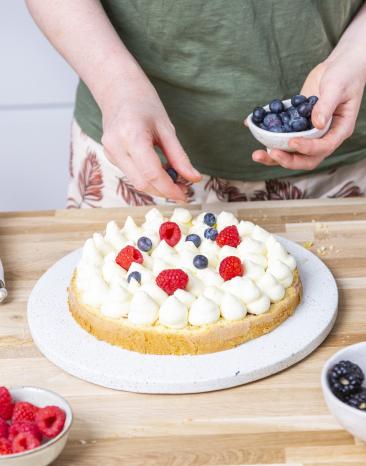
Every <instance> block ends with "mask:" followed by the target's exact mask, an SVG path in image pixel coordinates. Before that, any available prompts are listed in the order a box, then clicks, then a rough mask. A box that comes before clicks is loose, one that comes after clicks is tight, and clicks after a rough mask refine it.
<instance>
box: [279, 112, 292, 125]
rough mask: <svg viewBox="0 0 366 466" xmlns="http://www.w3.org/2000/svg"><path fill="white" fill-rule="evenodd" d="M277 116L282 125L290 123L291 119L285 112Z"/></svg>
mask: <svg viewBox="0 0 366 466" xmlns="http://www.w3.org/2000/svg"><path fill="white" fill-rule="evenodd" d="M279 116H280V117H281V120H282V123H283V124H285V123H289V122H290V119H291V117H290V115H289V114H288V113H287V112H282V113H280V115H279Z"/></svg>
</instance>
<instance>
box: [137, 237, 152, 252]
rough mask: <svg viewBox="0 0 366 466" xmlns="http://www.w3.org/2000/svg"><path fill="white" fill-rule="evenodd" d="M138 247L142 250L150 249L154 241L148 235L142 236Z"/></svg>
mask: <svg viewBox="0 0 366 466" xmlns="http://www.w3.org/2000/svg"><path fill="white" fill-rule="evenodd" d="M137 247H138V248H139V249H140V251H144V252H147V251H150V249H151V248H152V241H151V239H150V238H148V237H147V236H141V238H139V239H138V241H137Z"/></svg>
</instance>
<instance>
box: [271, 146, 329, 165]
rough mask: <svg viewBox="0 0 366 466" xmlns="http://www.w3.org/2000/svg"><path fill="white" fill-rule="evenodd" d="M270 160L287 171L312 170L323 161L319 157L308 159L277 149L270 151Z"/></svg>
mask: <svg viewBox="0 0 366 466" xmlns="http://www.w3.org/2000/svg"><path fill="white" fill-rule="evenodd" d="M271 158H273V159H274V160H275V161H276V162H278V164H279V165H281V167H283V168H287V169H288V170H314V168H316V167H317V166H318V165H319V163H320V162H321V161H322V160H323V159H324V157H321V156H313V157H309V156H307V155H302V154H298V153H296V152H284V151H282V150H278V149H273V150H272V151H271Z"/></svg>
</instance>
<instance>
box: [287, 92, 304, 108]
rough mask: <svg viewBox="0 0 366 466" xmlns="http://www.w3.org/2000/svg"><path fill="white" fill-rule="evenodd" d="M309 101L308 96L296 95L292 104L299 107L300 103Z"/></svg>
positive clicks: (292, 98) (292, 99)
mask: <svg viewBox="0 0 366 466" xmlns="http://www.w3.org/2000/svg"><path fill="white" fill-rule="evenodd" d="M306 101H307V98H306V97H305V96H304V95H294V96H293V97H291V105H293V106H294V107H297V106H298V105H300V104H302V103H304V102H306Z"/></svg>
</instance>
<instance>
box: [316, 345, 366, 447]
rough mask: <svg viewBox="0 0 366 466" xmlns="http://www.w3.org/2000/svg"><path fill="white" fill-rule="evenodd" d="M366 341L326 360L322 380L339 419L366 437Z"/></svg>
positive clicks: (356, 433)
mask: <svg viewBox="0 0 366 466" xmlns="http://www.w3.org/2000/svg"><path fill="white" fill-rule="evenodd" d="M365 376H366V342H362V343H357V344H356V345H351V346H348V347H346V348H344V349H342V350H340V351H338V353H336V354H335V355H334V356H332V357H331V358H330V359H329V360H328V361H327V363H326V364H325V366H324V368H323V372H322V377H321V383H322V389H323V394H324V398H325V402H326V403H327V405H328V408H329V410H330V411H331V412H332V414H333V415H334V417H335V418H336V419H337V421H338V422H339V423H340V424H341V425H342V426H343V427H344V428H345V429H346V430H347V431H348V432H350V433H351V434H352V435H353V436H354V437H356V438H358V439H360V440H363V441H366V380H365Z"/></svg>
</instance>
